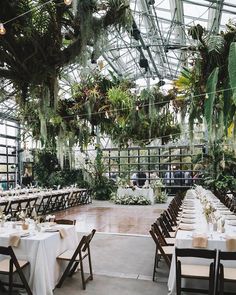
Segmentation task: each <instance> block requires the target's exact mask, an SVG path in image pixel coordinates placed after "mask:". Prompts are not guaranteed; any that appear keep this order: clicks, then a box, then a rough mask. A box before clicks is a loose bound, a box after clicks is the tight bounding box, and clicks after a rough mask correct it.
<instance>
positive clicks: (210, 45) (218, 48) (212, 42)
mask: <svg viewBox="0 0 236 295" xmlns="http://www.w3.org/2000/svg"><path fill="white" fill-rule="evenodd" d="M207 49H208V53H210V54H217V55H220V54H222V52H223V51H224V49H225V39H224V38H223V36H220V35H218V36H214V35H211V36H210V37H209V39H208V40H207Z"/></svg>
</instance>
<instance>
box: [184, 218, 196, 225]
mask: <svg viewBox="0 0 236 295" xmlns="http://www.w3.org/2000/svg"><path fill="white" fill-rule="evenodd" d="M181 223H185V224H194V223H195V221H194V220H193V219H186V218H182V219H181Z"/></svg>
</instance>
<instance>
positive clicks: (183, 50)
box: [103, 0, 236, 81]
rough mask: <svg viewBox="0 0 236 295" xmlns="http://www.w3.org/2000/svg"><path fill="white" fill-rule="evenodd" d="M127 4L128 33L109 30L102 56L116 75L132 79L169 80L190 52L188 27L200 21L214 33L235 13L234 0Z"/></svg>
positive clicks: (164, 0)
mask: <svg viewBox="0 0 236 295" xmlns="http://www.w3.org/2000/svg"><path fill="white" fill-rule="evenodd" d="M130 6H131V9H132V14H133V17H134V24H133V32H132V34H131V36H130V34H128V33H127V32H123V33H120V32H118V31H117V30H113V31H111V33H110V37H109V45H108V46H106V48H105V50H104V52H103V58H104V59H105V60H106V62H107V64H108V65H109V67H111V68H112V70H113V71H115V72H116V73H117V74H118V75H125V76H126V77H129V78H133V79H135V80H137V79H139V78H145V79H146V78H148V77H149V78H152V79H156V78H157V79H159V80H161V81H162V80H163V79H167V80H173V79H174V78H176V77H177V75H178V74H179V72H180V70H181V67H182V66H183V65H187V64H188V63H189V58H190V57H191V54H192V51H191V50H189V48H191V46H192V45H194V41H193V40H192V39H191V38H190V37H189V36H188V29H189V28H190V27H191V26H194V25H197V24H200V25H201V26H202V27H204V28H205V29H206V30H207V31H208V32H209V34H217V33H219V32H220V31H221V30H224V29H225V24H227V22H228V21H229V19H232V18H233V17H234V14H235V13H236V4H235V1H234V0H227V1H224V0H197V1H196V0H131V1H130ZM157 81H158V80H157Z"/></svg>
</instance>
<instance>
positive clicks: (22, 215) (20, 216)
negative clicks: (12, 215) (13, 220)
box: [16, 210, 27, 221]
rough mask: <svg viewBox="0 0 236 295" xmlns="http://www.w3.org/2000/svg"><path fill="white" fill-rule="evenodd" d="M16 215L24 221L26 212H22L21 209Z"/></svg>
mask: <svg viewBox="0 0 236 295" xmlns="http://www.w3.org/2000/svg"><path fill="white" fill-rule="evenodd" d="M16 215H17V217H18V219H19V220H22V221H25V219H26V217H27V213H26V212H24V211H23V210H21V211H20V212H17V213H16Z"/></svg>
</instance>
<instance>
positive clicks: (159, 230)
mask: <svg viewBox="0 0 236 295" xmlns="http://www.w3.org/2000/svg"><path fill="white" fill-rule="evenodd" d="M152 226H153V229H154V231H155V233H156V235H157V236H158V240H159V242H160V243H161V245H162V246H172V245H174V244H175V238H169V237H166V236H165V234H164V232H163V230H162V228H161V226H160V218H158V219H157V220H156V222H154V223H153V225H152Z"/></svg>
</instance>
